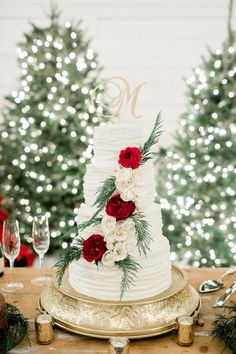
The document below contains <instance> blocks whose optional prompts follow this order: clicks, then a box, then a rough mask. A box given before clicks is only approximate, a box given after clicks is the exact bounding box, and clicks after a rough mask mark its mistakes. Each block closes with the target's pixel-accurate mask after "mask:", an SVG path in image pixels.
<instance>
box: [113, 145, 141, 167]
mask: <svg viewBox="0 0 236 354" xmlns="http://www.w3.org/2000/svg"><path fill="white" fill-rule="evenodd" d="M140 161H141V153H140V149H139V148H137V147H127V148H126V149H124V150H121V152H120V155H119V161H118V163H119V164H120V165H121V166H123V167H126V168H133V169H135V168H138V167H139V166H140Z"/></svg>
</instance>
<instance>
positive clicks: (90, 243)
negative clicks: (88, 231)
mask: <svg viewBox="0 0 236 354" xmlns="http://www.w3.org/2000/svg"><path fill="white" fill-rule="evenodd" d="M105 252H106V242H105V240H104V237H103V236H102V235H99V234H93V235H91V236H90V237H89V238H87V240H85V241H84V242H83V257H84V259H86V261H88V262H93V261H99V260H101V259H102V256H103V255H104V253H105Z"/></svg>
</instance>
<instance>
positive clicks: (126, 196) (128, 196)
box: [120, 188, 137, 202]
mask: <svg viewBox="0 0 236 354" xmlns="http://www.w3.org/2000/svg"><path fill="white" fill-rule="evenodd" d="M120 196H121V198H122V199H123V200H124V201H125V202H128V201H129V200H132V201H134V200H136V199H137V193H136V191H135V190H133V189H132V188H127V189H124V190H122V191H120Z"/></svg>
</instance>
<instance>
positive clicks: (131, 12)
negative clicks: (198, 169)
mask: <svg viewBox="0 0 236 354" xmlns="http://www.w3.org/2000/svg"><path fill="white" fill-rule="evenodd" d="M54 2H56V3H57V4H58V6H59V8H60V9H61V10H62V19H63V20H70V19H75V20H77V19H83V21H84V25H85V27H87V28H88V34H89V35H90V36H91V37H92V38H93V39H94V40H93V47H94V49H95V50H96V51H97V52H98V53H99V56H100V62H101V64H102V65H103V66H104V67H105V70H104V74H103V76H105V77H111V76H117V75H119V76H124V77H126V78H127V79H128V80H129V82H130V84H131V86H135V85H136V84H138V83H139V82H143V81H146V82H147V83H148V85H146V86H145V88H144V89H143V91H142V94H141V96H140V101H139V105H138V108H139V112H140V113H141V114H143V116H144V117H145V122H146V121H148V124H147V125H149V124H151V122H152V121H153V120H154V118H155V116H156V113H157V112H158V111H159V110H161V111H162V114H163V119H164V124H165V133H164V135H163V137H162V140H161V144H162V145H168V144H170V143H171V141H172V137H171V135H172V134H173V133H174V131H175V129H176V127H177V124H178V119H179V115H180V113H181V112H183V111H184V107H185V101H186V100H185V98H184V90H185V84H184V82H183V77H187V76H188V75H189V74H190V73H191V68H193V67H195V66H196V65H198V63H200V61H201V59H200V56H201V55H202V54H205V53H207V49H206V45H209V46H210V47H211V48H213V49H217V47H218V46H220V45H221V42H222V41H223V40H224V38H225V37H226V18H227V8H228V1H227V0H57V1H54ZM49 5H50V0H0V107H2V106H3V102H4V100H3V97H4V96H5V95H6V94H9V93H10V92H11V91H12V90H14V89H15V88H16V87H17V81H16V80H17V77H18V75H19V70H18V67H17V63H16V42H17V41H20V40H21V38H22V34H23V32H25V31H27V30H28V29H29V28H30V26H29V23H28V22H29V21H32V22H35V23H37V24H39V25H43V24H45V23H46V21H47V20H46V18H45V14H44V11H47V10H48V9H49ZM235 19H236V11H235V14H234V23H235V22H236V21H235ZM235 28H236V23H235ZM145 125H146V124H145Z"/></svg>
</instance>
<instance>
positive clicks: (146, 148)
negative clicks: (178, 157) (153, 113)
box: [140, 113, 162, 165]
mask: <svg viewBox="0 0 236 354" xmlns="http://www.w3.org/2000/svg"><path fill="white" fill-rule="evenodd" d="M161 134H162V131H161V113H158V115H157V119H156V121H155V124H154V127H153V129H152V131H151V134H150V136H149V138H148V139H147V140H146V141H145V143H144V144H143V146H142V147H141V148H140V151H141V164H142V165H143V164H144V163H145V162H146V161H148V160H150V159H152V157H153V156H152V152H151V151H150V150H151V148H152V147H153V146H154V145H155V144H156V143H157V142H158V140H159V138H160V135H161Z"/></svg>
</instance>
